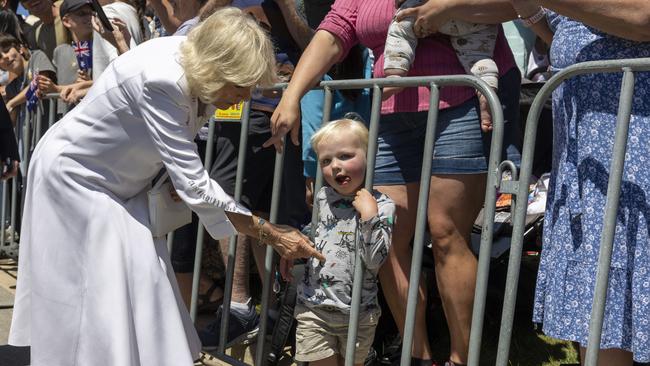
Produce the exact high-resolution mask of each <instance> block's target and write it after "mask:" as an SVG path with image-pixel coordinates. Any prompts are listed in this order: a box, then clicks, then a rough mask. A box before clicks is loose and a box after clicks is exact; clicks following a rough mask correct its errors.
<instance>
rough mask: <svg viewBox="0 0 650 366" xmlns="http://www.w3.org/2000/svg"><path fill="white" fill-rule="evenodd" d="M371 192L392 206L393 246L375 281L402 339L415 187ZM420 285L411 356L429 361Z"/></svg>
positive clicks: (421, 283) (417, 185)
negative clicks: (390, 200)
mask: <svg viewBox="0 0 650 366" xmlns="http://www.w3.org/2000/svg"><path fill="white" fill-rule="evenodd" d="M375 188H376V189H377V190H378V191H380V192H382V193H384V194H386V195H387V196H389V197H390V198H391V199H392V200H393V201H394V202H395V206H396V212H395V217H396V221H395V226H394V229H393V242H392V244H391V249H390V251H389V252H388V258H387V259H386V262H385V263H384V265H383V266H382V267H381V269H380V270H379V280H380V281H381V286H382V290H383V291H384V293H385V294H386V296H385V298H386V302H387V303H388V307H389V308H390V311H391V313H392V315H393V318H394V319H395V323H396V324H397V327H398V328H399V331H400V334H402V335H403V334H404V323H405V320H406V300H407V294H408V286H409V277H410V271H411V256H412V251H411V247H410V245H409V244H410V242H411V238H412V237H413V233H414V231H415V214H416V208H417V203H418V201H417V200H418V189H419V184H418V183H407V184H406V185H391V186H376V187H375ZM423 282H424V281H423V279H422V278H420V286H419V294H418V306H417V308H416V312H415V324H414V326H415V327H414V333H413V348H412V353H411V355H412V356H413V357H414V358H419V359H423V360H429V359H431V350H430V347H429V342H428V335H427V328H426V317H425V310H426V309H425V308H426V306H425V304H426V288H425V286H424V283H423Z"/></svg>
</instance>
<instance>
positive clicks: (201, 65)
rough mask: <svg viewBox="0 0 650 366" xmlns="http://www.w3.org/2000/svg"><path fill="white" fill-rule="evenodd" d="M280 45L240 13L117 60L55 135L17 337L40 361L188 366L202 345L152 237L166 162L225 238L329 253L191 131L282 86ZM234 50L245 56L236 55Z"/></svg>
mask: <svg viewBox="0 0 650 366" xmlns="http://www.w3.org/2000/svg"><path fill="white" fill-rule="evenodd" d="M272 55H273V46H272V44H271V42H270V40H269V39H268V37H267V35H266V34H265V32H264V31H263V30H262V28H260V27H259V25H258V24H257V23H256V22H255V21H254V20H252V19H250V17H248V16H246V15H244V14H243V13H242V12H241V11H240V10H237V9H233V8H229V9H223V10H221V11H218V12H216V13H215V14H214V15H213V16H211V17H210V18H208V19H207V20H206V21H205V22H203V23H202V24H201V25H199V26H198V27H196V28H195V29H194V30H193V31H192V32H190V34H189V35H188V36H187V37H165V38H158V39H155V40H151V41H149V42H146V43H144V44H142V45H140V46H139V47H136V48H134V49H132V50H131V51H130V52H128V53H126V54H124V55H123V56H121V57H119V58H118V59H116V60H115V61H114V62H112V63H111V64H110V65H109V66H108V67H107V68H106V70H105V71H104V72H103V73H102V76H101V77H100V78H99V79H98V80H97V81H96V82H95V84H94V85H93V87H92V88H91V89H90V91H89V92H88V94H87V95H86V97H85V98H84V99H83V100H82V101H81V103H80V104H79V105H78V106H77V107H75V108H74V109H73V110H72V111H71V112H69V113H68V114H66V115H65V117H64V118H63V119H62V120H60V121H59V122H58V123H57V124H56V125H54V126H53V127H52V128H51V129H50V130H48V132H47V133H46V134H45V136H44V137H43V139H42V140H41V141H40V142H39V144H38V146H37V147H36V150H35V151H34V154H33V157H32V160H31V164H30V167H29V173H28V176H27V183H26V186H27V188H26V199H25V210H24V216H23V231H22V232H21V234H22V237H21V243H20V245H21V246H20V254H19V255H20V262H19V268H18V283H17V288H16V301H15V305H14V313H13V320H12V325H11V331H10V335H9V344H12V345H15V346H27V345H29V346H31V349H30V351H31V364H32V365H34V366H43V365H47V366H61V365H66V366H68V365H93V366H102V365H106V366H108V365H120V366H140V365H146V366H149V365H157V366H167V365H169V366H190V365H193V360H194V359H196V358H197V357H198V356H199V350H200V343H199V339H198V336H197V334H196V331H195V329H194V326H193V324H192V321H191V320H190V317H189V314H188V312H187V309H186V308H185V306H184V305H183V302H182V300H181V297H180V294H179V292H178V287H177V284H176V280H175V278H174V275H173V271H172V270H171V264H170V261H169V253H168V251H167V248H166V244H165V239H164V237H160V238H154V237H153V235H152V233H151V231H150V227H151V223H150V221H149V212H148V204H147V191H148V190H149V189H150V188H151V181H152V180H153V179H154V177H155V176H156V175H157V174H158V173H159V171H160V170H161V168H163V167H164V168H165V169H166V170H167V173H168V174H169V176H170V178H171V182H172V184H173V186H174V188H175V190H176V192H177V194H178V196H179V197H180V198H181V199H182V200H183V201H184V202H185V203H186V204H187V205H188V206H189V207H190V208H191V209H192V210H193V211H194V212H196V213H197V214H198V215H199V217H200V218H201V221H202V222H203V223H204V224H205V227H206V230H207V231H208V232H209V233H210V235H212V236H213V237H215V238H223V237H227V236H229V235H232V234H234V233H235V229H234V227H233V224H234V225H235V226H236V227H237V228H239V229H240V231H241V232H243V233H245V234H248V235H253V236H259V237H260V238H262V239H264V241H265V242H266V243H267V244H270V245H272V246H273V247H274V248H275V249H276V250H278V251H279V252H280V254H281V255H283V256H285V257H289V258H296V257H309V256H316V257H317V258H321V259H323V260H324V258H323V257H322V255H321V254H320V253H318V252H317V251H316V250H315V249H314V248H313V247H312V246H311V243H310V242H309V240H308V239H306V237H305V236H303V235H302V234H300V233H299V232H297V231H296V230H290V229H288V228H282V227H277V226H273V225H271V224H269V223H266V222H264V221H263V220H261V219H258V218H257V217H255V216H252V215H250V214H249V215H250V216H243V217H244V220H243V221H241V220H240V222H233V223H231V222H230V221H229V220H228V218H227V217H226V215H225V210H239V211H240V212H241V209H238V206H237V205H236V203H235V201H234V199H233V198H232V197H230V196H228V195H227V194H225V193H224V192H223V190H222V189H221V187H220V186H219V185H218V184H217V183H216V182H214V181H213V180H211V179H210V178H209V176H208V172H207V171H206V170H205V169H204V168H203V165H202V164H201V160H200V158H199V156H198V154H197V151H196V144H195V143H194V141H193V139H194V136H195V135H196V131H197V129H198V128H199V127H200V126H201V125H202V124H203V120H204V117H203V116H206V115H209V114H211V112H212V111H213V110H214V108H215V107H220V108H223V107H226V106H229V105H232V104H234V103H238V102H240V101H241V100H244V99H249V98H250V93H251V90H252V88H253V87H255V86H256V85H261V86H268V85H271V84H272V83H273V82H274V75H275V63H274V62H273V57H272ZM233 58H234V59H236V60H234V59H233Z"/></svg>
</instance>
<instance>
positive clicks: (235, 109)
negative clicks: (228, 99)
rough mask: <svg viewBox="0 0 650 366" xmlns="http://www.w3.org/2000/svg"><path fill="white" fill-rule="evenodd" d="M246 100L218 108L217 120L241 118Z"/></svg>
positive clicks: (215, 115) (215, 116) (215, 114)
mask: <svg viewBox="0 0 650 366" xmlns="http://www.w3.org/2000/svg"><path fill="white" fill-rule="evenodd" d="M243 109H244V102H240V103H239V104H235V105H232V106H230V107H229V108H228V109H217V110H216V111H215V112H214V118H215V119H217V120H241V115H242V110H243Z"/></svg>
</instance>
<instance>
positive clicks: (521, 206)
mask: <svg viewBox="0 0 650 366" xmlns="http://www.w3.org/2000/svg"><path fill="white" fill-rule="evenodd" d="M648 70H650V59H636V60H620V61H602V62H600V61H599V62H588V63H582V64H577V65H574V66H571V67H569V68H567V69H565V70H563V71H562V72H560V73H558V74H557V75H555V76H554V77H553V78H552V79H551V80H549V81H548V82H547V83H546V85H545V86H544V87H543V88H542V89H541V91H540V93H539V95H538V96H537V98H536V99H535V101H534V102H533V105H532V107H531V111H530V113H529V115H528V121H527V126H526V134H525V139H524V149H523V154H522V165H521V174H520V176H519V177H518V175H517V171H516V170H517V169H516V167H515V166H514V164H513V163H512V162H509V161H505V162H502V163H501V164H499V159H500V156H501V150H502V146H501V145H502V140H503V129H504V125H503V111H502V109H501V105H500V103H499V100H498V98H497V96H496V95H495V94H494V92H493V91H492V89H491V88H490V87H488V86H487V84H485V83H484V82H483V81H481V80H480V79H477V78H475V77H473V76H468V75H457V76H435V77H406V78H400V79H390V80H389V79H371V80H368V79H362V80H339V81H325V82H322V83H321V84H320V86H319V88H320V89H323V90H324V93H325V96H324V108H323V122H324V123H325V122H327V121H329V119H330V115H331V108H332V93H333V92H334V91H335V90H343V89H362V88H372V89H373V94H372V107H371V118H370V128H369V130H370V136H369V146H368V158H367V162H368V163H367V170H368V174H366V180H365V187H366V189H371V188H372V186H373V176H374V174H373V173H374V167H375V154H376V151H377V134H378V128H379V119H380V107H381V94H382V88H384V87H388V86H398V87H413V86H426V87H428V88H429V89H430V91H431V96H430V105H431V106H432V107H431V108H430V109H429V112H428V116H427V129H426V136H425V147H424V157H425V158H424V159H423V166H422V175H421V180H420V191H419V196H418V208H417V217H416V229H415V241H414V246H413V257H412V266H411V271H410V279H411V280H410V282H409V289H408V303H407V310H406V323H405V328H404V335H403V344H402V349H403V350H406V351H403V352H402V356H401V365H409V364H410V357H411V352H410V350H411V347H412V344H413V329H414V321H415V309H416V303H417V289H418V285H419V278H420V272H421V268H422V253H423V247H424V233H425V230H426V225H427V221H426V211H427V202H428V195H429V183H430V176H431V159H430V157H431V156H433V147H434V136H435V133H434V132H435V130H436V125H437V119H438V112H439V111H438V108H437V106H438V102H439V88H440V87H447V86H469V87H472V88H474V89H477V90H478V91H480V92H481V93H482V94H483V95H485V96H486V98H487V100H488V103H489V105H490V109H491V111H492V119H493V131H492V145H491V150H490V158H489V163H488V177H487V186H486V194H485V207H484V209H485V212H484V221H483V229H482V233H481V248H480V253H479V263H478V273H477V282H476V291H475V299H474V308H473V314H472V327H471V335H470V350H469V360H468V361H469V362H468V364H469V365H471V366H477V365H478V364H479V360H480V346H481V337H482V332H483V318H484V313H485V300H486V295H487V280H488V272H489V265H490V252H491V247H492V236H493V235H492V233H493V225H494V214H495V206H496V205H495V204H496V192H497V189H498V190H499V191H500V192H501V193H510V194H513V195H514V197H515V198H516V199H515V200H513V201H514V228H513V234H512V244H511V250H510V259H509V265H508V274H507V282H506V290H505V299H504V306H503V316H502V322H501V330H500V337H499V345H498V354H497V365H499V366H505V365H507V363H508V353H509V346H510V336H511V330H512V323H513V318H514V307H515V298H516V288H517V284H518V277H519V265H520V261H521V252H522V242H523V234H524V220H525V214H526V208H527V195H528V183H529V180H530V176H531V170H532V159H533V151H534V145H535V137H536V136H535V131H536V128H537V122H538V119H539V115H540V114H541V108H542V106H543V104H544V102H545V101H546V99H548V97H549V96H550V94H551V93H552V91H553V90H554V89H555V88H557V87H558V86H559V85H560V84H561V83H562V82H563V81H564V80H566V79H567V78H570V77H572V76H576V75H581V74H588V73H597V72H621V71H623V73H624V77H623V84H622V92H621V99H620V101H621V103H620V106H619V113H618V123H617V129H616V142H615V146H614V152H615V156H614V159H613V161H612V169H611V177H612V179H610V182H609V187H608V194H607V197H608V198H607V206H606V213H605V223H606V224H605V229H604V232H603V237H602V241H601V252H600V260H599V271H598V279H597V283H596V296H595V299H594V308H593V312H592V318H591V324H590V335H589V346H588V351H587V360H586V362H587V363H586V365H588V366H589V365H596V361H597V357H598V353H597V351H598V348H599V347H598V345H599V344H600V335H601V331H602V320H603V313H604V299H605V294H606V285H607V276H608V271H607V270H603V269H607V268H608V267H609V263H610V260H611V252H612V242H613V233H614V228H615V215H616V209H617V207H618V197H619V193H620V182H621V175H622V171H623V162H624V152H625V143H626V139H627V132H628V126H629V120H630V112H631V103H632V99H633V87H634V72H638V71H648ZM285 86H286V85H277V86H276V87H275V89H282V88H284V87H285ZM56 97H57V95H48V96H47V98H48V99H53V98H56ZM55 105H56V104H55V103H50V109H49V112H50V113H49V119H48V126H52V124H53V123H54V118H55V115H56V114H55ZM42 110H43V108H42V105H40V106H39V113H35V114H25V123H24V125H23V128H24V130H23V152H24V156H23V163H22V167H23V168H22V174H23V184H24V179H25V177H26V176H27V166H28V164H29V152H30V150H31V143H30V142H31V128H30V127H31V126H34V127H35V129H34V131H35V136H34V142H38V140H39V139H40V137H41V136H40V135H41V125H42V113H41V112H42ZM249 112H250V104H249V103H246V104H245V106H244V112H243V115H242V118H241V134H240V146H239V156H238V165H237V175H236V186H235V197H234V198H235V199H236V200H238V201H239V200H240V198H241V194H242V185H243V178H244V177H243V175H244V168H245V154H246V145H247V138H248V122H249V118H248V116H249ZM213 139H214V123H211V124H210V128H209V135H208V141H210V142H211V141H213ZM213 146H214V144H213V143H208V144H207V146H206V155H205V166H206V168H209V167H210V166H211V164H212V154H213ZM283 161H284V160H283V159H282V155H281V154H276V162H275V170H274V183H273V191H272V192H273V193H272V202H271V212H270V221H271V222H276V221H277V216H278V208H279V198H280V187H281V183H282V182H281V178H282V169H283ZM505 170H510V171H511V172H512V176H513V180H512V181H501V173H503V172H504V171H505ZM517 178H518V179H517ZM14 182H15V180H14ZM322 183H323V178H322V174H321V171H320V169H317V177H316V183H315V188H314V191H315V192H317V191H318V189H320V187H321V186H322ZM16 186H17V185H16V184H12V193H11V212H10V222H11V227H12V229H14V230H15V222H16V208H17V205H18V204H19V202H18V197H17V191H16V190H17V187H16ZM6 187H7V182H6V181H5V182H3V194H2V224H3V225H4V224H5V222H6V221H5V220H6V207H7V205H6V199H7V191H6ZM315 208H316V207H315V206H314V209H315ZM316 218H317V212H316V211H315V210H314V212H313V215H312V224H314V223H315V222H316ZM312 229H315V225H312ZM0 235H1V236H0V239H1V240H0V243H3V244H4V240H5V230H4V226H3V230H1V233H0ZM14 235H15V234H14V233H10V236H11V238H12V239H13V238H14ZM203 238H204V230H203V227H202V225H199V230H198V232H197V243H196V256H195V265H194V278H193V283H192V301H191V305H190V315H191V316H192V319H193V320H195V319H196V310H197V300H198V286H199V278H200V269H201V268H200V267H201V265H200V264H201V256H202V250H203ZM172 245H173V233H171V234H170V235H169V236H168V246H169V248H170V250H171V246H172ZM236 249H237V248H236V238H235V237H234V236H233V237H231V238H230V243H229V249H228V264H227V267H226V284H225V287H226V288H225V289H224V290H225V293H224V301H223V308H224V309H223V318H222V324H221V329H220V332H221V334H220V335H221V337H220V339H221V344H220V345H219V347H218V351H217V353H216V354H215V356H216V357H217V358H220V359H222V360H223V361H226V362H229V363H231V364H241V362H240V361H238V360H236V359H234V358H232V357H230V356H227V355H226V354H225V353H224V350H225V340H226V338H227V337H226V335H227V327H228V318H229V313H230V311H229V307H230V300H231V296H232V282H233V275H234V259H235V254H236ZM358 258H360V256H359V255H357V259H358ZM272 270H273V249H272V248H271V247H268V248H267V252H266V260H265V273H264V281H263V290H262V311H261V316H260V328H259V332H258V342H257V349H256V352H255V355H256V357H255V364H256V365H263V364H265V361H266V358H265V356H266V355H265V354H264V345H265V334H266V328H267V314H268V307H269V295H270V290H271V282H272V281H271V279H272V274H273V273H272ZM362 274H363V263H362V261H361V260H357V261H356V267H355V272H354V286H353V294H352V309H351V314H350V327H349V331H348V344H347V347H348V348H347V349H349V350H353V349H355V340H356V335H357V327H358V321H359V305H360V300H361V286H359V284H361V281H362ZM345 364H346V366H351V365H353V364H354V353H353V352H348V354H347V355H346V356H345Z"/></svg>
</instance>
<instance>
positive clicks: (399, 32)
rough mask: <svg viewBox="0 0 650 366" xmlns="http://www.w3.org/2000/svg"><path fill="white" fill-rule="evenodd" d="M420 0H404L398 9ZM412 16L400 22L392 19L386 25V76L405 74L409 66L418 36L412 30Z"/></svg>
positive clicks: (418, 3) (416, 4) (408, 6)
mask: <svg viewBox="0 0 650 366" xmlns="http://www.w3.org/2000/svg"><path fill="white" fill-rule="evenodd" d="M420 2H421V0H406V1H405V2H404V3H402V5H401V6H400V9H399V10H403V9H407V8H412V7H415V6H418V5H420ZM414 22H415V18H414V17H409V18H406V19H404V20H402V21H401V22H398V21H396V20H395V19H393V21H391V23H390V26H389V27H388V35H387V36H386V46H385V47H384V74H385V75H386V76H390V75H397V76H405V75H406V74H407V73H408V71H409V69H410V68H411V63H412V62H413V58H414V57H415V48H416V47H417V45H418V38H417V37H416V36H415V31H414V30H413V23H414Z"/></svg>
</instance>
